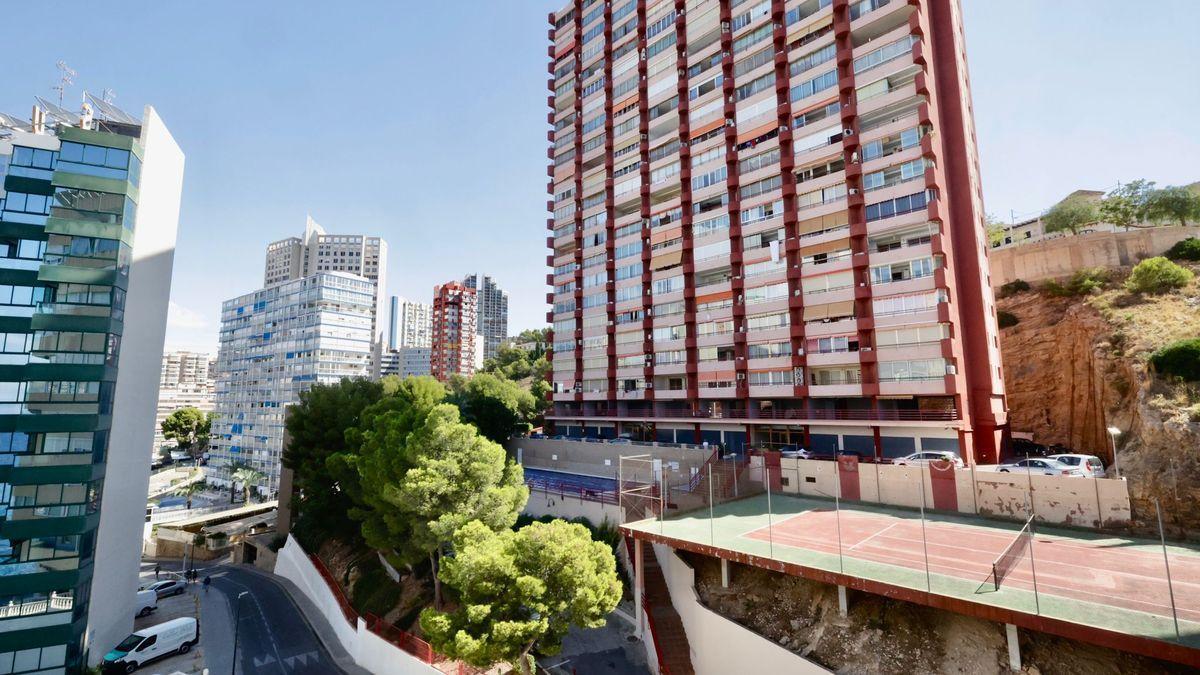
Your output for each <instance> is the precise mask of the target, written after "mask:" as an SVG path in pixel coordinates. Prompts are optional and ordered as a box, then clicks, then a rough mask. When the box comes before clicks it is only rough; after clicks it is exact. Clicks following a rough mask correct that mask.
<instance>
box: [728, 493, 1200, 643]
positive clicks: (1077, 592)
mask: <svg viewBox="0 0 1200 675" xmlns="http://www.w3.org/2000/svg"><path fill="white" fill-rule="evenodd" d="M839 520H840V526H841V547H840V550H841V553H842V555H843V556H844V557H845V558H854V559H857V560H865V561H870V562H875V563H882V564H886V565H893V566H898V567H905V568H909V569H913V570H920V571H924V570H925V560H926V551H928V560H929V570H930V572H931V573H933V574H939V575H943V576H947V577H956V578H960V579H964V580H967V581H971V582H975V583H978V584H979V585H980V588H979V591H978V592H979V593H987V592H990V591H993V590H994V588H995V586H994V584H993V581H992V577H991V572H992V562H993V561H994V560H995V559H996V557H997V556H999V555H1000V554H1001V553H1002V552H1004V551H1005V549H1006V547H1008V545H1009V544H1010V543H1012V542H1013V540H1014V538H1015V537H1016V535H1017V532H1016V530H1015V529H1014V530H1006V529H1001V528H996V527H985V526H976V525H970V524H966V523H954V522H945V521H937V520H926V521H925V527H924V530H925V534H924V545H923V542H922V527H921V521H920V520H918V519H913V518H898V517H895V516H890V515H885V514H876V513H867V512H862V511H847V510H843V511H841V512H840V516H839V514H838V513H837V512H835V511H833V510H825V509H817V510H810V511H805V512H803V513H799V514H796V515H792V516H785V517H783V518H780V519H779V520H777V521H775V522H774V523H773V524H772V525H771V527H770V528H767V527H760V528H756V529H754V530H751V531H749V532H746V533H745V534H743V535H742V536H744V537H748V538H751V539H756V540H759V541H772V542H773V544H774V545H775V546H780V545H782V546H790V547H794V548H799V549H807V550H810V551H816V552H820V553H828V554H833V555H837V554H838V551H839V545H838V525H839ZM1032 550H1033V563H1032V566H1031V563H1030V559H1029V554H1028V553H1025V554H1024V555H1023V556H1022V559H1021V560H1020V561H1018V562H1017V563H1016V564H1015V566H1014V567H1013V568H1012V569H1011V571H1010V572H1009V573H1008V575H1007V576H1006V577H1005V578H1003V580H1002V581H1001V588H1015V589H1022V590H1027V591H1032V590H1033V588H1034V584H1033V569H1036V571H1037V591H1038V595H1039V596H1046V595H1053V596H1058V597H1061V598H1067V599H1071V600H1076V601H1082V602H1089V603H1095V604H1099V605H1107V606H1110V607H1117V608H1121V609H1127V610H1136V611H1140V612H1145V613H1148V614H1154V615H1158V616H1164V617H1168V618H1170V617H1171V598H1170V594H1169V590H1168V587H1167V580H1166V568H1165V565H1164V561H1163V552H1162V549H1161V548H1159V547H1158V546H1153V545H1148V542H1133V541H1129V540H1123V539H1119V538H1093V537H1089V536H1087V535H1080V536H1078V537H1072V536H1058V535H1045V534H1041V533H1040V532H1039V533H1038V534H1037V535H1036V536H1035V537H1034V540H1033V544H1032ZM1169 560H1170V566H1171V579H1172V585H1173V587H1174V592H1175V604H1176V608H1177V611H1178V613H1179V620H1180V621H1200V556H1197V555H1188V554H1186V553H1179V552H1178V551H1176V552H1172V553H1170V555H1169ZM936 583H937V582H936V580H935V581H934V584H935V588H934V590H935V591H936V590H937V589H936Z"/></svg>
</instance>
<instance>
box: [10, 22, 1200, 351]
mask: <svg viewBox="0 0 1200 675" xmlns="http://www.w3.org/2000/svg"><path fill="white" fill-rule="evenodd" d="M562 4H563V3H561V2H557V1H555V2H547V1H546V0H523V1H520V2H505V3H492V2H477V3H471V2H459V3H425V4H418V5H411V6H410V5H408V4H406V3H394V2H382V1H379V2H362V3H356V5H355V11H354V12H353V13H351V12H348V11H346V9H345V7H343V6H333V5H329V4H328V3H318V2H308V1H302V2H288V3H286V4H285V3H279V2H259V3H241V2H231V1H214V2H207V3H202V4H200V3H196V4H192V3H158V2H151V1H150V0H142V1H138V2H119V1H118V2H112V3H110V4H109V5H107V7H108V8H109V9H110V10H112V11H106V12H90V11H88V12H85V11H74V12H72V11H71V10H70V7H69V6H68V8H66V9H64V10H63V11H61V12H60V13H59V14H58V15H56V21H55V23H54V25H53V30H54V35H55V38H54V39H51V36H50V34H49V32H48V30H47V32H41V31H39V29H38V27H39V26H45V27H46V28H47V29H49V28H50V26H49V24H47V23H46V22H45V21H44V20H43V19H44V12H45V9H44V7H41V6H38V5H29V4H23V5H22V4H17V5H13V6H10V7H6V8H5V17H6V18H8V19H9V20H10V23H11V25H19V26H22V27H23V28H22V30H20V31H9V33H8V35H6V38H5V39H6V54H5V64H6V68H5V71H6V72H5V87H4V90H3V92H2V93H0V111H4V112H7V113H10V114H13V115H16V116H18V117H22V118H24V117H28V115H29V109H30V106H31V105H32V103H33V96H34V95H40V96H43V97H46V98H50V99H53V98H54V97H55V96H56V94H55V93H54V92H52V91H51V90H50V86H51V85H53V84H54V83H55V81H56V77H57V71H56V70H55V66H54V64H55V62H56V61H58V60H59V59H62V60H64V61H66V62H67V63H68V64H70V66H71V67H72V68H74V69H75V70H76V71H78V76H77V77H76V78H75V81H76V83H75V84H74V85H73V86H71V87H70V88H69V89H68V91H67V96H66V103H67V104H68V105H71V106H72V107H73V106H76V105H77V104H78V102H79V100H80V96H81V95H82V92H83V90H84V89H87V90H88V91H91V92H94V93H98V92H100V91H101V90H102V89H104V88H111V89H114V90H116V100H115V103H116V104H117V105H118V106H121V107H124V108H127V109H129V110H132V111H134V112H139V111H140V110H141V108H142V106H143V105H144V104H147V103H148V104H151V105H154V106H155V107H156V108H157V109H158V112H159V114H160V115H162V117H163V119H164V120H165V121H166V123H167V125H168V126H169V127H170V128H171V130H172V132H173V134H174V135H175V138H176V140H177V141H178V142H179V144H180V146H181V147H182V148H183V150H184V152H185V153H186V154H187V169H186V173H185V177H184V196H183V207H182V214H181V218H180V236H179V243H178V248H177V250H176V258H175V277H174V283H173V287H172V294H171V311H170V317H169V326H168V335H167V349H168V350H172V349H191V350H198V351H209V352H212V353H215V352H216V349H217V340H216V334H217V329H218V325H219V314H220V306H221V302H222V301H224V300H226V299H229V298H232V297H236V296H238V295H243V294H245V293H249V292H251V291H253V290H254V289H256V288H259V287H260V286H261V284H262V272H263V270H262V264H263V256H264V253H265V247H266V245H267V243H269V242H271V241H275V240H277V239H281V238H283V237H286V236H289V235H292V234H294V233H295V232H297V231H299V230H301V229H303V226H304V218H305V214H311V215H312V217H313V218H314V219H315V220H317V221H318V222H320V223H321V224H322V225H323V226H324V227H325V228H326V229H327V231H329V233H330V234H338V233H363V234H370V235H378V236H382V237H384V238H385V239H387V241H388V243H389V245H390V250H391V256H390V260H389V268H388V279H389V287H388V288H387V289H384V293H385V295H389V296H390V295H399V296H403V297H406V298H408V299H410V300H414V301H419V302H430V301H431V300H432V296H433V287H434V285H435V284H438V283H442V282H445V281H449V280H451V279H462V278H463V277H464V276H465V275H466V274H469V273H471V272H483V273H486V274H489V275H491V276H492V277H493V278H495V280H496V282H497V283H498V284H499V285H500V286H501V287H502V288H503V289H504V290H506V291H508V293H509V296H510V304H509V332H510V333H513V334H516V333H518V332H519V331H520V330H522V329H524V328H531V327H540V326H543V325H545V313H546V310H547V305H546V303H545V293H546V291H547V290H548V289H547V287H546V285H545V275H546V271H547V270H546V266H545V257H546V254H547V249H546V248H545V237H546V229H545V220H546V217H547V215H548V214H547V213H546V210H545V203H546V199H547V195H546V180H547V178H546V164H547V160H546V145H547V144H546V131H547V129H548V128H549V126H548V125H547V123H546V112H547V110H548V109H547V107H546V96H547V94H548V92H547V89H546V79H547V72H546V45H547V40H546V29H547V23H546V15H547V12H549V11H555V10H557V9H558V8H559V7H561V6H562ZM963 6H964V23H965V26H966V37H967V56H968V64H969V68H970V73H971V83H972V89H973V94H974V112H975V121H976V129H977V137H978V141H979V148H980V157H981V162H982V180H983V188H984V196H985V205H986V208H987V210H988V212H990V213H992V214H994V215H995V216H997V217H1000V218H1002V219H1004V220H1009V218H1010V216H1011V215H1014V214H1015V216H1016V217H1017V218H1018V219H1019V218H1020V217H1028V216H1031V215H1035V214H1036V213H1037V212H1040V211H1041V210H1043V209H1045V208H1047V207H1048V206H1050V205H1051V204H1053V203H1054V202H1055V201H1057V200H1058V199H1060V198H1062V197H1063V196H1065V195H1066V194H1067V193H1069V192H1071V191H1072V190H1075V189H1079V188H1088V189H1097V190H1109V189H1111V188H1112V187H1114V186H1115V185H1116V183H1117V181H1128V180H1132V179H1135V178H1146V179H1149V180H1154V181H1157V182H1158V183H1159V184H1162V185H1166V184H1181V183H1188V182H1192V181H1195V180H1200V171H1198V170H1197V165H1196V162H1195V159H1194V158H1195V157H1196V156H1198V155H1200V120H1198V119H1197V116H1196V115H1195V114H1194V111H1195V110H1197V109H1200V87H1197V86H1195V84H1194V83H1192V82H1190V81H1189V80H1188V77H1189V75H1187V74H1190V73H1194V72H1196V70H1197V66H1198V65H1200V44H1198V43H1197V41H1196V40H1195V39H1194V38H1193V37H1192V35H1191V32H1192V29H1193V27H1194V26H1195V25H1197V23H1198V20H1200V3H1195V2H1191V1H1190V0H1174V1H1164V2H1159V3H1155V5H1154V10H1153V11H1146V9H1145V8H1144V7H1139V6H1137V5H1135V4H1133V3H1116V2H1110V3H1096V2H1094V1H1092V2H1085V1H1084V0H1058V1H1056V2H1045V1H1044V0H1010V1H1008V2H1003V3H1000V2H994V1H991V0H963ZM79 7H80V8H82V5H80V6H79ZM121 7H124V8H125V9H124V10H122V9H119V8H121ZM118 34H120V35H127V36H132V37H136V38H137V40H138V42H134V41H132V40H128V41H123V40H117V41H102V42H97V41H96V40H95V39H91V38H93V37H94V36H99V35H118ZM64 35H66V36H72V35H75V36H78V39H74V40H63V39H61V38H62V36H64Z"/></svg>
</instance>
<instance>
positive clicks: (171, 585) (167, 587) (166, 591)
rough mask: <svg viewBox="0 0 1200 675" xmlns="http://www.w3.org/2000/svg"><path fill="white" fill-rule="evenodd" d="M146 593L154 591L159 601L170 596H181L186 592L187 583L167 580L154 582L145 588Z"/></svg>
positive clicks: (178, 580)
mask: <svg viewBox="0 0 1200 675" xmlns="http://www.w3.org/2000/svg"><path fill="white" fill-rule="evenodd" d="M145 590H147V591H154V593H155V595H156V596H158V599H159V600H162V599H163V598H166V597H170V596H172V595H182V594H183V592H184V591H186V590H187V582H185V581H183V580H182V579H167V580H166V581H156V582H154V583H152V584H150V585H149V586H147V587H146V588H145Z"/></svg>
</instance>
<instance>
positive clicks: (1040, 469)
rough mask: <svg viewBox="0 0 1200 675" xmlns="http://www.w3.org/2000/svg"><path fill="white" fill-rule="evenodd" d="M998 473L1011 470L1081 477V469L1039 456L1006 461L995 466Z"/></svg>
mask: <svg viewBox="0 0 1200 675" xmlns="http://www.w3.org/2000/svg"><path fill="white" fill-rule="evenodd" d="M996 470H997V471H999V472H1000V473H1011V472H1018V473H1020V472H1026V471H1027V472H1031V473H1036V474H1041V475H1043V476H1075V477H1082V476H1083V471H1081V470H1079V469H1077V468H1075V467H1072V466H1068V465H1066V464H1063V463H1062V462H1059V461H1057V460H1053V459H1044V458H1041V457H1030V458H1027V459H1022V460H1018V461H1016V462H1008V463H1006V464H1001V465H1000V466H998V467H996Z"/></svg>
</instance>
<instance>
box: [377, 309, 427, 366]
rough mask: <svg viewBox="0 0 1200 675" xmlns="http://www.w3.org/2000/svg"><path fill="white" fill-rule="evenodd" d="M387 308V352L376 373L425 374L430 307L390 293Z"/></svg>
mask: <svg viewBox="0 0 1200 675" xmlns="http://www.w3.org/2000/svg"><path fill="white" fill-rule="evenodd" d="M390 307H391V309H390V312H389V316H388V326H389V329H388V351H387V352H386V353H384V354H383V362H382V367H381V369H380V375H399V376H400V377H411V376H416V375H429V374H430V360H429V359H430V347H429V346H430V344H431V342H432V332H433V325H432V324H433V306H432V305H429V304H426V303H422V302H412V301H410V300H405V299H404V298H401V297H397V296H395V295H393V296H392V299H391V305H390Z"/></svg>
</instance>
